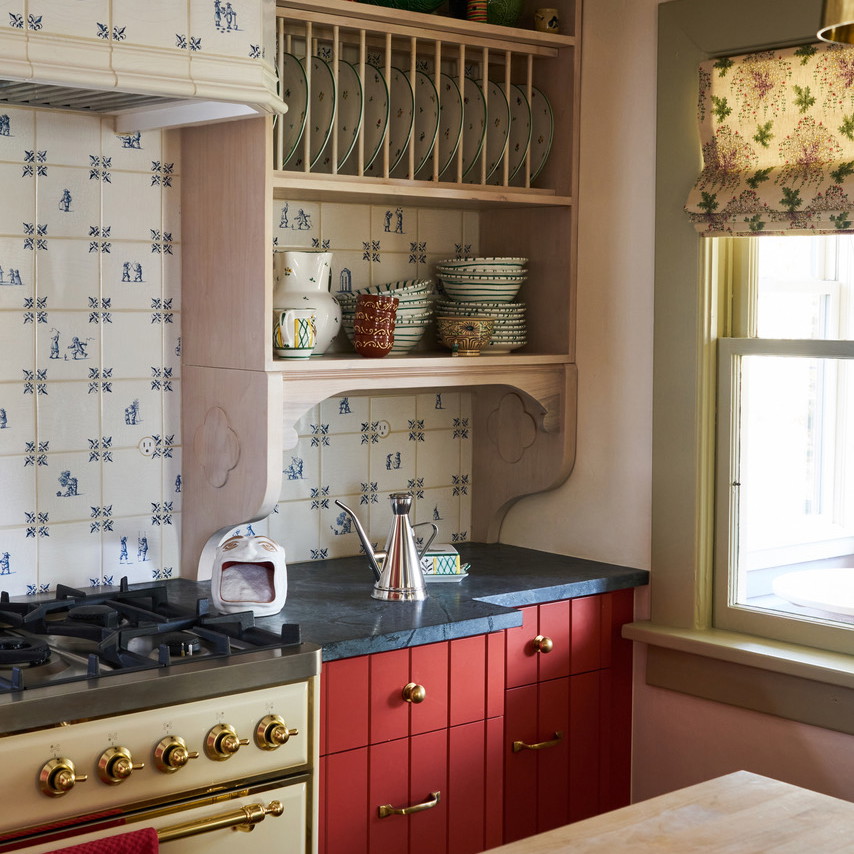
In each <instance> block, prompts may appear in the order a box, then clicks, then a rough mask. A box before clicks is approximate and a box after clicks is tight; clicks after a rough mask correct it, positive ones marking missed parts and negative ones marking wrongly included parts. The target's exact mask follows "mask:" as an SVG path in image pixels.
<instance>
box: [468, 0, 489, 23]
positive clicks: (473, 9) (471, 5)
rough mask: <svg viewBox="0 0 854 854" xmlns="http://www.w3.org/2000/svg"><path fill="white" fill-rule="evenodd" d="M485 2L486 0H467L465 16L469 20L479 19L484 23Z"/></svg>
mask: <svg viewBox="0 0 854 854" xmlns="http://www.w3.org/2000/svg"><path fill="white" fill-rule="evenodd" d="M486 2H487V0H468V3H467V4H466V17H467V18H468V19H469V20H470V21H480V22H481V23H483V24H485V23H486Z"/></svg>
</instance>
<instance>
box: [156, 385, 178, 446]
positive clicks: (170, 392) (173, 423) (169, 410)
mask: <svg viewBox="0 0 854 854" xmlns="http://www.w3.org/2000/svg"><path fill="white" fill-rule="evenodd" d="M164 376H166V375H165V374H164ZM160 386H161V388H162V389H163V437H164V441H165V442H166V443H167V444H169V445H173V446H174V445H175V444H179V443H180V442H181V383H180V381H179V380H174V379H169V378H166V379H163V380H161V381H160Z"/></svg>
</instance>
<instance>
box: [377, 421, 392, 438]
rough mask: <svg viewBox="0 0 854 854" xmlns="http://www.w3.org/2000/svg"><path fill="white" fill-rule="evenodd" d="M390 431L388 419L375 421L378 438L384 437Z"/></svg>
mask: <svg viewBox="0 0 854 854" xmlns="http://www.w3.org/2000/svg"><path fill="white" fill-rule="evenodd" d="M389 433H391V425H390V424H389V423H388V421H377V435H378V436H379V437H380V439H385V437H386V436H388V434H389Z"/></svg>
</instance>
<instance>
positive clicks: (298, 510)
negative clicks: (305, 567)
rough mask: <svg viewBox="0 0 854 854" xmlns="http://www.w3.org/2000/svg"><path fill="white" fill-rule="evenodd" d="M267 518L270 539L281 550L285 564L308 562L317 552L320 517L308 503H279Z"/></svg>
mask: <svg viewBox="0 0 854 854" xmlns="http://www.w3.org/2000/svg"><path fill="white" fill-rule="evenodd" d="M277 506H278V511H279V512H278V513H272V514H270V516H268V517H267V525H268V528H269V532H270V536H271V537H272V538H273V539H274V540H275V541H276V542H277V543H279V544H280V545H282V546H284V548H285V560H286V561H287V562H288V563H297V562H299V561H304V560H311V559H312V556H313V552H316V551H317V549H318V548H319V541H320V522H321V514H320V513H319V512H318V511H317V510H313V509H312V502H311V501H280V502H279V504H278V505H277Z"/></svg>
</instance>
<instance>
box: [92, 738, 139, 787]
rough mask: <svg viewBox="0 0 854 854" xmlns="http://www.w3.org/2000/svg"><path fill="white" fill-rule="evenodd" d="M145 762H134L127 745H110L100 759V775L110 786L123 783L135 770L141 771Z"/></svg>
mask: <svg viewBox="0 0 854 854" xmlns="http://www.w3.org/2000/svg"><path fill="white" fill-rule="evenodd" d="M143 768H145V763H143V762H134V761H133V757H132V756H131V752H130V751H129V750H128V749H127V748H126V747H108V748H107V749H106V750H105V751H104V752H103V753H102V754H101V756H100V758H99V759H98V776H99V777H100V778H101V780H102V781H103V782H105V783H106V784H107V785H108V786H117V785H118V784H119V783H123V782H124V781H125V780H127V778H128V777H130V775H131V774H133V772H134V771H141V770H142V769H143Z"/></svg>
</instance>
